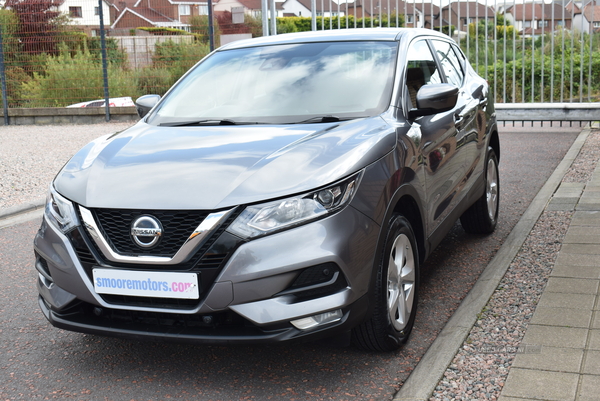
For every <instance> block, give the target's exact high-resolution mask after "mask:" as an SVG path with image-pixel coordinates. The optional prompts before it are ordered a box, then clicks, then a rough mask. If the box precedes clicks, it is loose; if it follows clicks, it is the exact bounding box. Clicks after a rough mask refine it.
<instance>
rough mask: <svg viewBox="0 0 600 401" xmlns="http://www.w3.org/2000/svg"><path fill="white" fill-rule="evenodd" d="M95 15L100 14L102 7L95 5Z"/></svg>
mask: <svg viewBox="0 0 600 401" xmlns="http://www.w3.org/2000/svg"><path fill="white" fill-rule="evenodd" d="M94 15H100V7H94Z"/></svg>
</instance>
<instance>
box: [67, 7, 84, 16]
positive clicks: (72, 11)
mask: <svg viewBox="0 0 600 401" xmlns="http://www.w3.org/2000/svg"><path fill="white" fill-rule="evenodd" d="M69 15H70V16H71V18H82V17H83V14H82V13H81V7H69Z"/></svg>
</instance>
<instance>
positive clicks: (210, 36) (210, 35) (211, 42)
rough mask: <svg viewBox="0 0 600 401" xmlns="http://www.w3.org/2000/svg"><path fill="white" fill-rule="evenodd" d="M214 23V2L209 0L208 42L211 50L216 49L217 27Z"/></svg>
mask: <svg viewBox="0 0 600 401" xmlns="http://www.w3.org/2000/svg"><path fill="white" fill-rule="evenodd" d="M213 24H214V23H213V3H212V0H208V43H209V45H210V51H211V52H212V51H213V50H215V28H214V26H213Z"/></svg>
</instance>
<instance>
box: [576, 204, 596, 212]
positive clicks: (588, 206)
mask: <svg viewBox="0 0 600 401" xmlns="http://www.w3.org/2000/svg"><path fill="white" fill-rule="evenodd" d="M575 210H578V211H579V210H588V211H590V210H600V203H581V202H579V203H578V204H577V206H576V208H575Z"/></svg>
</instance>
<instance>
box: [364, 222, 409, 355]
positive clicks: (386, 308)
mask: <svg viewBox="0 0 600 401" xmlns="http://www.w3.org/2000/svg"><path fill="white" fill-rule="evenodd" d="M382 259H383V260H382V261H381V264H380V265H379V267H378V271H377V281H376V283H375V307H374V311H373V315H372V316H371V318H370V319H369V320H367V321H365V322H364V323H362V324H361V325H359V326H357V327H355V328H354V330H353V333H352V337H353V340H354V343H355V344H356V345H358V346H359V347H361V348H363V349H367V350H371V351H393V350H396V349H398V348H399V347H400V346H401V345H402V344H403V343H405V342H406V340H408V336H409V334H410V332H411V330H412V327H413V324H414V322H415V315H416V311H417V300H418V297H417V295H418V288H419V262H418V261H419V258H418V250H417V247H416V242H415V236H414V234H413V230H412V227H411V226H410V223H409V222H408V220H407V219H406V218H405V217H403V216H399V215H397V216H394V217H393V218H392V220H391V222H390V227H389V229H388V234H387V237H386V243H385V248H384V255H383V258H382Z"/></svg>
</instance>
